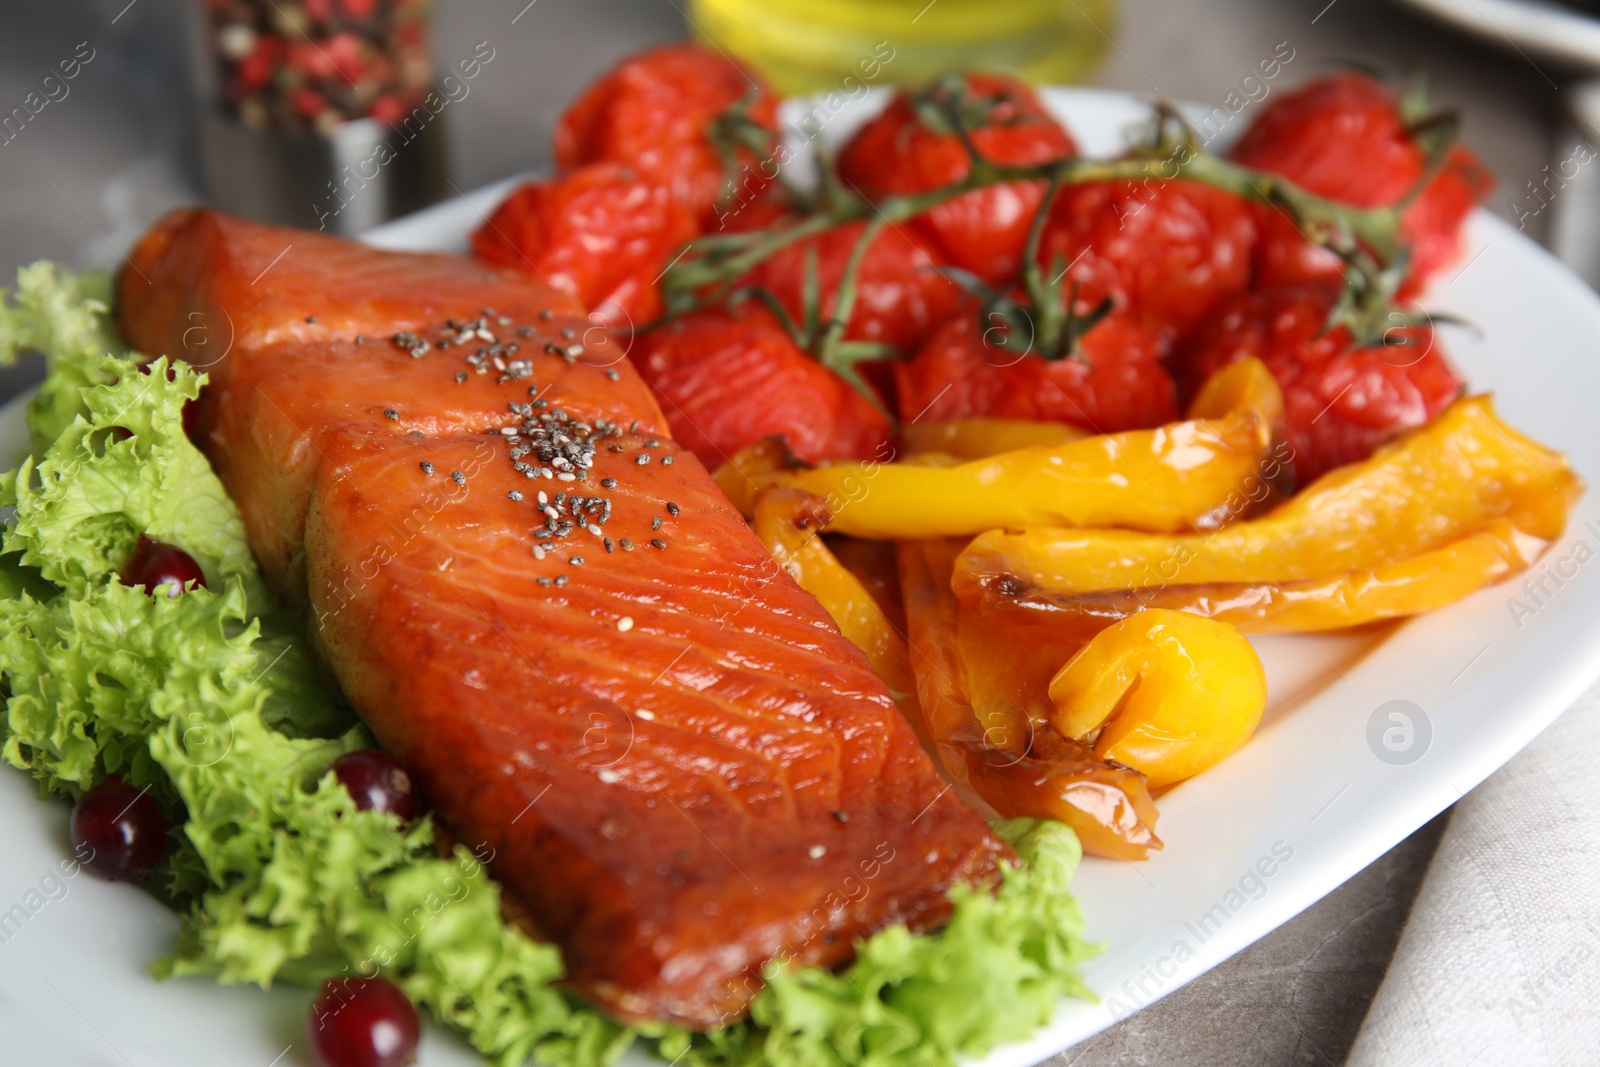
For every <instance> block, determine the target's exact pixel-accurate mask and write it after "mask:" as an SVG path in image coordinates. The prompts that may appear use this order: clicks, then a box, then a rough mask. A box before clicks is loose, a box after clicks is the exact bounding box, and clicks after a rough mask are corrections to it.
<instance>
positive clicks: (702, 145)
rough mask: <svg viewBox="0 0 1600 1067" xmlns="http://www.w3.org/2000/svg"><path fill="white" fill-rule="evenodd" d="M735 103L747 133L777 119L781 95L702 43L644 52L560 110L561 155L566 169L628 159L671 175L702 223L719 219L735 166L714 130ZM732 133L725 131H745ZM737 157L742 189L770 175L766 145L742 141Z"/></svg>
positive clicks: (663, 178)
mask: <svg viewBox="0 0 1600 1067" xmlns="http://www.w3.org/2000/svg"><path fill="white" fill-rule="evenodd" d="M730 108H735V109H738V110H739V113H740V114H741V115H742V116H743V118H744V120H745V122H746V123H747V126H746V131H747V132H754V131H766V132H767V133H773V132H775V131H776V130H777V128H778V101H777V97H775V96H774V95H773V94H772V92H771V90H770V89H768V88H767V86H766V84H765V83H764V82H763V81H762V80H761V78H760V76H759V75H757V74H755V73H754V72H753V71H751V70H750V69H749V68H748V67H745V66H744V65H743V64H741V63H738V62H736V61H734V60H732V59H729V58H728V57H727V56H724V55H723V54H722V53H720V52H716V51H713V50H711V49H708V48H702V47H700V46H699V45H694V44H673V45H665V46H663V47H660V48H653V49H650V50H648V51H645V52H640V53H639V54H638V55H635V56H632V57H630V58H628V59H625V60H623V61H622V62H621V63H620V64H618V65H617V66H616V67H614V68H613V69H612V70H611V72H610V73H609V74H607V75H606V76H605V77H603V78H601V79H600V80H599V81H597V82H595V83H594V84H592V85H590V86H589V88H587V89H586V90H584V92H583V94H582V95H581V96H579V97H578V99H577V100H576V101H574V102H573V104H572V106H571V107H569V108H568V109H567V110H566V113H565V114H563V115H562V116H561V119H560V121H558V122H557V123H556V130H555V156H556V164H557V165H558V166H559V167H560V168H561V169H563V170H574V169H576V168H578V167H582V166H584V165H585V164H589V163H599V162H612V163H625V164H628V165H629V166H632V167H634V168H636V169H637V170H638V172H639V173H640V174H642V175H645V176H647V177H649V178H651V179H653V180H655V181H658V182H662V183H664V184H665V185H666V186H667V187H668V188H669V189H670V190H671V192H672V195H673V196H674V197H675V198H676V199H677V200H678V202H679V203H681V204H682V205H684V207H686V208H687V209H688V210H689V212H690V213H691V214H692V215H693V216H694V217H695V218H696V219H697V220H698V221H699V223H700V224H701V225H702V226H705V227H707V228H712V227H713V224H714V221H715V219H716V216H717V206H718V201H719V199H720V198H721V197H722V194H723V192H724V189H723V185H724V181H725V179H726V178H727V169H726V163H725V160H724V157H723V155H722V154H721V152H720V151H719V149H718V146H717V144H716V143H715V142H714V140H713V138H712V137H711V136H709V135H708V131H712V128H713V123H714V122H716V121H717V119H718V116H725V115H727V114H728V112H729V109H730ZM723 125H728V122H727V120H726V119H725V120H724V123H723ZM724 133H725V139H726V138H728V137H735V135H736V134H737V133H738V131H737V130H735V129H731V128H730V129H727V130H725V131H724ZM729 143H730V146H732V144H733V142H732V141H730V142H729ZM736 161H737V169H738V174H737V177H736V179H735V184H736V186H737V187H738V189H737V190H736V192H735V195H736V197H737V196H740V195H750V194H752V193H754V192H755V191H758V190H759V189H760V187H761V186H763V185H765V184H766V183H767V182H768V181H769V180H770V179H771V176H772V175H771V173H769V171H770V169H771V168H770V165H769V166H767V167H763V166H762V165H761V164H762V163H763V162H766V155H765V154H761V153H756V152H754V151H752V150H751V149H750V147H748V146H746V147H739V148H737V149H736ZM724 207H726V204H724Z"/></svg>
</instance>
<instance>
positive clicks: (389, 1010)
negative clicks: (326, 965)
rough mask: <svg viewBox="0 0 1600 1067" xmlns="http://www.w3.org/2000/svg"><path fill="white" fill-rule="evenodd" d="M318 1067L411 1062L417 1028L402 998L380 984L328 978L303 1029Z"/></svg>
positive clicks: (387, 985) (396, 1066)
mask: <svg viewBox="0 0 1600 1067" xmlns="http://www.w3.org/2000/svg"><path fill="white" fill-rule="evenodd" d="M306 1031H307V1034H308V1035H309V1038H310V1042H311V1052H312V1056H313V1058H314V1059H315V1060H316V1062H317V1063H318V1064H319V1065H320V1067H404V1065H406V1064H409V1063H415V1062H416V1059H417V1038H418V1036H419V1035H420V1032H421V1024H420V1023H419V1022H418V1020H417V1011H416V1009H415V1008H413V1007H412V1006H411V1001H409V1000H407V999H406V995H405V994H404V993H402V992H401V991H400V989H399V988H398V987H397V986H395V985H394V984H393V983H391V982H386V981H384V980H383V979H382V978H360V977H356V976H351V977H349V978H330V979H328V980H327V981H326V982H324V983H322V991H321V992H320V993H318V994H317V999H316V1000H314V1001H312V1002H311V1015H310V1018H309V1019H308V1020H307V1023H306Z"/></svg>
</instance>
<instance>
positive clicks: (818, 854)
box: [810, 845, 828, 860]
mask: <svg viewBox="0 0 1600 1067" xmlns="http://www.w3.org/2000/svg"><path fill="white" fill-rule="evenodd" d="M827 851H828V850H827V849H826V848H823V847H822V846H821V845H812V846H811V853H810V855H811V858H812V859H814V860H820V859H821V858H822V857H823V855H824V854H825V853H826V852H827Z"/></svg>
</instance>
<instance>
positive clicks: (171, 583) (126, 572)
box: [122, 534, 206, 596]
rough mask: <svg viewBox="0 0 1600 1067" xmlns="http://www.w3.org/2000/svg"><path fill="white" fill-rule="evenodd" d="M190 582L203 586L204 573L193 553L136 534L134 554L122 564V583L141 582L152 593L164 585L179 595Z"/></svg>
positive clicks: (168, 592) (171, 593) (146, 590)
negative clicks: (136, 540)
mask: <svg viewBox="0 0 1600 1067" xmlns="http://www.w3.org/2000/svg"><path fill="white" fill-rule="evenodd" d="M190 582H193V583H194V584H195V585H196V586H198V587H199V588H201V589H204V588H205V587H206V576H205V573H204V572H202V571H201V570H200V564H198V563H196V562H195V561H194V557H193V556H191V555H189V553H187V552H185V551H184V550H183V549H181V548H179V547H178V546H177V545H168V544H163V543H161V542H160V541H152V540H151V539H150V538H148V537H145V536H144V535H143V534H140V535H139V545H138V547H137V548H135V549H134V550H133V558H132V559H130V560H128V562H127V565H126V566H124V567H123V568H122V584H123V585H127V586H143V587H144V591H145V592H146V593H149V594H150V595H151V596H154V595H155V593H156V590H158V589H161V588H162V587H163V586H164V587H165V588H166V594H167V596H179V595H181V594H182V593H183V591H184V589H185V588H186V587H187V586H188V584H189V583H190Z"/></svg>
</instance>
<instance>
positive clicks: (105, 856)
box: [72, 779, 167, 882]
mask: <svg viewBox="0 0 1600 1067" xmlns="http://www.w3.org/2000/svg"><path fill="white" fill-rule="evenodd" d="M166 843H167V823H166V820H165V819H164V818H162V816H161V808H160V807H159V806H158V805H157V804H156V802H155V801H154V800H152V799H151V797H150V794H149V793H148V792H146V791H145V790H142V789H135V788H134V787H133V786H131V785H128V784H127V783H125V782H121V781H118V780H116V779H109V780H107V781H105V782H102V783H101V784H100V785H97V786H95V787H94V788H93V789H91V790H89V791H88V792H87V793H85V794H84V795H83V796H82V797H80V798H79V800H78V803H77V804H76V805H74V807H73V809H72V848H73V851H74V852H76V853H77V854H78V858H79V859H80V860H82V861H83V865H84V867H86V868H88V871H89V873H90V874H92V875H94V876H95V877H97V878H104V879H105V880H106V881H108V882H133V881H137V880H138V879H140V878H142V877H144V875H146V874H148V873H149V872H150V869H151V868H152V867H154V866H155V865H156V861H157V860H159V859H160V858H161V852H162V849H164V848H165V847H166Z"/></svg>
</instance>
